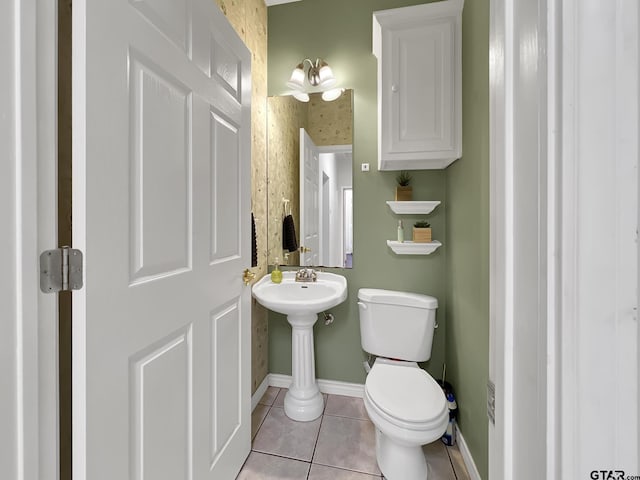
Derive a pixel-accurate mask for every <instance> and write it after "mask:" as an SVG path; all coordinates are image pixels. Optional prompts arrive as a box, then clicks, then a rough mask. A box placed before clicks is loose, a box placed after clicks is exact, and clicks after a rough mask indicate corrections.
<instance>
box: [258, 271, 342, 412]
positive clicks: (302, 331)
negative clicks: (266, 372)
mask: <svg viewBox="0 0 640 480" xmlns="http://www.w3.org/2000/svg"><path fill="white" fill-rule="evenodd" d="M317 274H318V275H317V281H315V282H296V272H282V283H273V282H272V281H271V276H270V275H265V276H264V277H263V278H262V279H261V280H260V281H259V282H258V283H256V284H255V285H254V286H253V290H252V292H253V296H254V297H255V299H256V300H257V301H258V302H259V303H260V304H261V305H263V306H265V307H267V308H268V309H269V310H273V311H274V312H278V313H283V314H285V315H286V316H287V321H288V322H289V323H290V324H291V327H292V328H291V386H290V387H289V390H288V391H287V394H286V395H285V397H284V413H285V414H286V415H287V416H288V417H289V418H291V419H292V420H296V421H299V422H310V421H311V420H315V419H316V418H318V417H319V416H320V415H322V412H323V410H324V400H323V398H322V395H321V394H320V389H319V388H318V383H317V382H316V367H315V355H314V348H313V325H314V323H316V320H317V319H318V313H320V312H322V311H324V310H327V309H329V308H331V307H335V306H336V305H338V304H340V303H342V302H344V301H345V300H346V299H347V279H346V278H344V277H343V276H342V275H336V274H334V273H327V272H317Z"/></svg>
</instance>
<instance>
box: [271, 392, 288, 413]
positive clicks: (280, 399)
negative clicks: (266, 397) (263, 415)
mask: <svg viewBox="0 0 640 480" xmlns="http://www.w3.org/2000/svg"><path fill="white" fill-rule="evenodd" d="M287 391H288V389H286V388H281V389H280V392H278V396H277V397H276V398H275V399H274V401H273V406H274V407H280V408H284V396H285V395H286V394H287Z"/></svg>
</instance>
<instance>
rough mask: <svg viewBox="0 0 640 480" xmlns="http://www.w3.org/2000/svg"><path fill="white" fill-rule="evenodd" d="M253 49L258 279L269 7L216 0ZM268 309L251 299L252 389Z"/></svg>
mask: <svg viewBox="0 0 640 480" xmlns="http://www.w3.org/2000/svg"><path fill="white" fill-rule="evenodd" d="M216 2H217V4H218V6H219V7H220V9H221V10H222V11H223V12H224V14H225V15H226V17H227V18H228V19H229V22H230V23H231V25H233V27H234V29H235V30H236V32H238V35H240V38H242V40H243V41H244V43H245V44H246V45H247V47H248V48H249V50H250V51H251V59H252V61H251V87H252V97H251V135H252V137H253V138H252V145H251V209H252V211H253V214H254V217H255V220H256V237H257V243H258V267H257V268H253V269H252V270H253V271H254V272H255V273H256V279H260V278H261V277H262V276H263V275H264V274H266V273H267V7H266V5H265V3H264V0H216ZM268 335H269V329H268V312H267V310H266V309H265V308H264V307H262V306H261V305H259V304H258V303H257V302H256V301H255V300H254V299H253V298H252V299H251V393H252V394H253V392H255V390H256V389H257V388H258V387H259V386H260V383H262V381H263V380H264V378H265V377H266V376H267V373H269V372H268V368H269V365H268V359H269V352H268V346H269V336H268Z"/></svg>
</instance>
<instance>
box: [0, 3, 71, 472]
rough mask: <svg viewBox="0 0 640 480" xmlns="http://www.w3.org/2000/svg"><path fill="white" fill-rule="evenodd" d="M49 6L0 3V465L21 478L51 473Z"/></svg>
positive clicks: (52, 33) (52, 58) (52, 21)
mask: <svg viewBox="0 0 640 480" xmlns="http://www.w3.org/2000/svg"><path fill="white" fill-rule="evenodd" d="M56 8H57V7H56V5H55V2H51V1H49V0H12V1H6V2H2V4H0V17H1V18H2V20H1V21H0V25H1V27H2V28H1V30H2V35H1V38H2V47H0V59H1V60H2V64H3V65H4V66H5V67H6V75H4V76H3V77H2V79H0V90H1V91H2V93H1V94H0V111H1V112H2V115H1V116H0V117H1V118H0V125H1V126H2V128H1V129H0V151H1V152H2V158H3V159H5V158H6V164H3V167H4V172H3V173H4V175H3V176H2V179H1V180H0V189H1V190H2V205H1V206H0V222H1V223H2V225H3V226H6V228H7V233H6V234H5V235H3V236H2V240H0V250H2V251H3V252H4V253H5V256H6V257H7V258H9V259H11V260H10V261H7V262H6V264H7V268H6V271H7V273H6V274H5V275H4V276H3V278H2V279H0V314H1V315H0V316H2V319H3V321H2V322H0V323H1V324H2V325H0V352H2V367H1V368H0V381H1V382H2V385H3V387H4V388H3V389H2V391H1V392H0V465H2V475H3V477H6V478H16V479H18V480H54V479H57V478H58V463H57V462H58V460H57V459H58V451H57V445H58V433H57V350H56V348H57V345H56V340H57V309H56V300H57V299H56V297H55V296H54V295H48V296H47V295H44V294H41V293H40V291H39V279H38V272H39V268H38V252H39V251H41V250H42V249H44V248H51V247H52V246H55V242H56V209H57V208H56V204H57V202H56V197H57V196H56V175H55V168H56V167H55V159H56V138H55V137H56V118H57V117H56V59H57V41H56ZM5 320H6V321H5Z"/></svg>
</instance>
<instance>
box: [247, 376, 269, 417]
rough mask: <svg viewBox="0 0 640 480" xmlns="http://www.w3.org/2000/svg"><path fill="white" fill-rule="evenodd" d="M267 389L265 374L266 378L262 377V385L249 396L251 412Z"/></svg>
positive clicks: (267, 382) (267, 378) (267, 379)
mask: <svg viewBox="0 0 640 480" xmlns="http://www.w3.org/2000/svg"><path fill="white" fill-rule="evenodd" d="M267 388H269V375H268V374H267V376H266V377H264V380H262V383H261V384H260V385H259V386H258V388H257V389H256V391H255V392H254V394H253V395H251V411H252V412H253V411H254V410H255V409H256V407H257V406H258V402H259V401H260V399H261V398H262V396H263V395H264V393H265V392H266V391H267Z"/></svg>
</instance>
